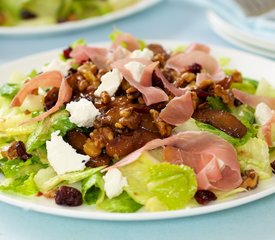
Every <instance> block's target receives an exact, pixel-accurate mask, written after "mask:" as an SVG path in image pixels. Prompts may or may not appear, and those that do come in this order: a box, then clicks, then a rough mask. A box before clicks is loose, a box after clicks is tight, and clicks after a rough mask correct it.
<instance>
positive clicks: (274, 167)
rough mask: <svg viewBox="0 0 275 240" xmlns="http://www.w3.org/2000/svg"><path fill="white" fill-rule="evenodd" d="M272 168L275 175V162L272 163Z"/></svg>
mask: <svg viewBox="0 0 275 240" xmlns="http://www.w3.org/2000/svg"><path fill="white" fill-rule="evenodd" d="M270 166H271V168H272V172H273V173H275V160H274V161H273V162H271V163H270Z"/></svg>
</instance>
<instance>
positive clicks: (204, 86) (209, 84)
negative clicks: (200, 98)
mask: <svg viewBox="0 0 275 240" xmlns="http://www.w3.org/2000/svg"><path fill="white" fill-rule="evenodd" d="M214 86H215V83H214V81H213V80H211V79H206V80H203V81H202V82H201V83H200V85H199V88H200V89H203V90H204V89H208V88H213V87H214Z"/></svg>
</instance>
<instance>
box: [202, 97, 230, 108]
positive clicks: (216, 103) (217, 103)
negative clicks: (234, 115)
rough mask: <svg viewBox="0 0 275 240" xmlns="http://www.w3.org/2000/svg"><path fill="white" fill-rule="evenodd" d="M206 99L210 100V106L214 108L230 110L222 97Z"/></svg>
mask: <svg viewBox="0 0 275 240" xmlns="http://www.w3.org/2000/svg"><path fill="white" fill-rule="evenodd" d="M206 101H207V102H208V104H209V106H210V107H211V108H212V109H214V110H224V111H227V112H228V111H229V109H228V107H227V106H226V105H225V104H224V102H223V101H222V100H221V98H220V97H217V96H215V97H207V99H206Z"/></svg>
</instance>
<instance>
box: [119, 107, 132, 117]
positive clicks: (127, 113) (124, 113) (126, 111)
mask: <svg viewBox="0 0 275 240" xmlns="http://www.w3.org/2000/svg"><path fill="white" fill-rule="evenodd" d="M133 110H134V108H133V107H128V108H123V109H122V110H121V111H120V112H119V115H120V116H121V117H130V115H131V114H132V112H133Z"/></svg>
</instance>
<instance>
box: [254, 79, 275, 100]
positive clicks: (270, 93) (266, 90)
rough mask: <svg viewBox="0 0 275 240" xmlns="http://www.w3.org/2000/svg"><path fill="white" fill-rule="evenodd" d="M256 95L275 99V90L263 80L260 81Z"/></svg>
mask: <svg viewBox="0 0 275 240" xmlns="http://www.w3.org/2000/svg"><path fill="white" fill-rule="evenodd" d="M255 94H256V95H258V96H265V97H275V88H274V87H273V86H272V85H271V84H270V83H268V82H267V81H266V80H264V79H262V80H261V81H259V84H258V87H257V90H256V93H255Z"/></svg>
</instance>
